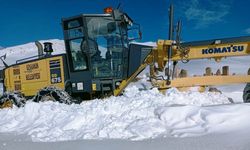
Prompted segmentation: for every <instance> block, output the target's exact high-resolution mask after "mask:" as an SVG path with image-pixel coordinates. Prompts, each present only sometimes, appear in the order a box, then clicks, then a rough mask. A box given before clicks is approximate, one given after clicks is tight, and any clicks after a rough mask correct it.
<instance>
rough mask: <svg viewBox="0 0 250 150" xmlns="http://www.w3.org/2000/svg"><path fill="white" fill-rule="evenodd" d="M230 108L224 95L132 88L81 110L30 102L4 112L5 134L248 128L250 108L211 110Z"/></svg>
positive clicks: (143, 134)
mask: <svg viewBox="0 0 250 150" xmlns="http://www.w3.org/2000/svg"><path fill="white" fill-rule="evenodd" d="M228 103H229V101H228V99H227V97H225V96H224V95H221V94H211V93H198V92H184V93H182V92H178V91H177V90H176V89H170V90H169V91H167V93H166V95H163V94H161V93H159V92H158V90H156V89H152V90H144V91H140V90H139V89H138V88H137V87H135V86H132V87H129V88H128V89H127V90H126V92H125V94H124V95H123V96H120V97H110V98H108V99H104V100H100V99H96V100H93V101H86V102H83V103H82V104H80V105H78V104H73V105H65V104H59V103H54V102H45V103H34V102H28V103H27V104H26V105H25V106H24V107H23V108H13V109H2V110H0V132H2V133H9V132H16V133H18V134H28V135H30V136H31V138H32V140H33V141H43V142H45V141H65V140H77V139H106V138H111V139H130V140H143V139H149V138H157V137H166V136H174V137H185V136H194V135H203V134H207V133H210V132H214V131H216V132H217V131H225V129H224V128H227V130H235V129H237V127H238V126H239V125H238V123H239V122H240V123H241V125H245V124H244V122H246V121H245V120H248V119H247V118H249V116H248V115H247V114H249V113H250V109H249V108H250V105H247V104H238V105H226V106H225V107H223V108H221V107H219V106H210V105H215V104H216V105H219V104H228ZM240 105H241V106H240ZM201 106H206V107H201ZM208 106H209V107H208ZM239 108H240V109H239ZM241 114H246V115H243V116H240V115H241ZM246 123H248V122H246ZM248 124H249V123H248Z"/></svg>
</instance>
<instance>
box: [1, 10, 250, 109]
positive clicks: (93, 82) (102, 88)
mask: <svg viewBox="0 0 250 150" xmlns="http://www.w3.org/2000/svg"><path fill="white" fill-rule="evenodd" d="M169 16H170V23H169V24H170V26H169V39H168V40H158V42H157V46H156V47H152V46H145V45H140V44H135V43H131V41H133V40H135V39H136V37H131V36H130V34H129V33H130V31H131V30H136V31H138V33H139V34H138V37H139V38H140V36H141V32H140V26H139V25H138V24H136V23H134V22H133V20H132V19H131V18H130V17H129V16H128V15H127V14H126V13H124V12H121V11H120V10H118V9H115V10H113V9H112V8H106V9H105V14H82V15H78V16H74V17H70V18H65V19H62V27H63V32H64V40H65V47H66V54H61V55H53V53H52V52H53V49H52V44H51V43H44V51H45V52H46V54H43V52H42V45H41V44H40V43H39V42H36V45H37V46H38V49H39V55H38V58H36V59H32V60H30V58H27V59H22V60H19V61H17V63H16V64H13V65H10V66H8V65H7V64H6V63H5V65H6V68H5V69H4V77H3V78H4V91H6V92H5V93H4V94H3V96H2V97H1V100H0V103H1V106H0V107H10V106H12V105H13V104H15V105H17V106H22V105H23V104H24V103H25V99H24V98H22V97H23V96H24V97H26V98H27V97H29V98H31V97H33V100H34V101H36V102H38V101H45V100H48V99H53V100H55V101H59V102H63V103H72V102H76V103H80V102H81V101H82V100H83V99H88V100H89V99H93V98H102V97H105V96H109V95H114V96H118V95H120V94H121V93H122V91H123V90H124V88H125V87H126V86H127V85H128V84H129V83H130V82H131V81H133V80H134V79H135V78H136V77H137V75H138V74H139V73H140V72H141V71H143V70H144V69H145V68H146V67H147V66H150V81H151V82H152V85H153V86H154V87H157V88H158V89H159V90H165V89H167V88H170V87H177V88H188V87H192V86H200V87H205V86H210V85H223V84H233V83H249V82H250V75H249V71H248V75H247V74H246V75H230V74H229V73H228V68H227V67H224V68H223V71H222V73H220V72H219V71H218V72H217V74H216V75H213V74H212V73H211V71H210V69H209V68H207V71H206V74H205V75H202V76H194V77H188V76H186V75H185V71H184V70H182V71H181V73H180V74H179V75H176V73H177V72H176V71H175V70H176V69H175V66H176V64H177V62H178V61H189V60H193V59H204V58H208V59H211V58H212V59H215V60H216V61H218V62H219V61H220V60H221V59H222V58H224V57H231V56H244V55H249V54H250V37H238V38H225V39H216V40H208V41H199V42H186V43H181V42H180V36H179V33H180V32H177V34H176V39H175V40H174V39H173V33H174V28H173V6H171V7H170V15H169ZM180 28H181V26H180V23H179V24H178V25H177V31H180ZM170 64H172V65H170ZM172 66H173V68H172V69H171V68H170V67H172ZM171 70H172V71H171ZM174 71H175V72H174ZM158 72H165V74H166V77H163V76H159V75H158ZM60 89H62V90H60ZM65 91H66V92H65ZM249 92H250V90H249V84H248V86H247V87H246V88H245V92H244V100H245V101H246V102H247V101H250V94H249ZM69 95H70V96H72V97H74V98H73V99H71V98H70V96H69Z"/></svg>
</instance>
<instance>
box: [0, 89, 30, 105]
mask: <svg viewBox="0 0 250 150" xmlns="http://www.w3.org/2000/svg"><path fill="white" fill-rule="evenodd" d="M25 102H26V99H25V98H24V97H23V95H22V94H21V93H20V92H5V93H3V95H2V96H1V97H0V108H12V107H13V106H14V105H15V106H17V107H22V106H24V104H25Z"/></svg>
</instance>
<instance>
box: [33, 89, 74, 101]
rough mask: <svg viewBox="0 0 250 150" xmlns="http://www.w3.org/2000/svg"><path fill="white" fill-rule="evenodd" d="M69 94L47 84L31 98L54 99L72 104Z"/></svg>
mask: <svg viewBox="0 0 250 150" xmlns="http://www.w3.org/2000/svg"><path fill="white" fill-rule="evenodd" d="M71 100H72V98H71V96H70V95H69V94H68V93H67V92H66V91H64V90H62V89H59V88H57V87H53V86H49V87H45V88H43V89H41V90H40V91H39V92H38V93H37V95H36V96H35V97H34V98H33V101H34V102H45V101H54V102H59V103H64V104H72V101H71Z"/></svg>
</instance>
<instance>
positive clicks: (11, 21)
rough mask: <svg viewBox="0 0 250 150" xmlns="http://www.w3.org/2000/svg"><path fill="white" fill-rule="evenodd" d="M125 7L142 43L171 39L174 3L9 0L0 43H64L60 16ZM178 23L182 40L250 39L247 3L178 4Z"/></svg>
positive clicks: (0, 13)
mask: <svg viewBox="0 0 250 150" xmlns="http://www.w3.org/2000/svg"><path fill="white" fill-rule="evenodd" d="M119 2H121V4H122V5H121V7H122V9H123V10H124V11H125V12H127V13H128V14H129V15H130V17H131V18H133V19H134V21H135V22H137V23H140V24H141V27H142V32H143V39H142V42H144V41H157V39H166V38H167V37H168V7H169V4H170V0H42V1H41V0H39V1H38V0H22V1H21V0H8V1H1V5H0V18H1V24H0V45H1V46H4V47H8V46H14V45H19V44H24V43H27V42H32V41H35V40H46V39H55V38H58V39H63V34H62V28H61V24H60V23H61V18H62V17H69V16H74V15H77V14H81V13H103V8H105V7H107V6H113V7H116V6H117V5H118V3H119ZM171 2H172V3H173V4H174V7H175V20H176V21H177V20H178V19H181V20H182V21H183V29H182V40H184V41H194V40H205V39H213V38H223V37H235V36H245V35H250V16H249V15H248V14H247V12H248V9H249V6H250V1H249V0H245V1H244V0H240V1H236V0H207V1H206V0H178V1H177V0H176V1H171Z"/></svg>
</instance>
